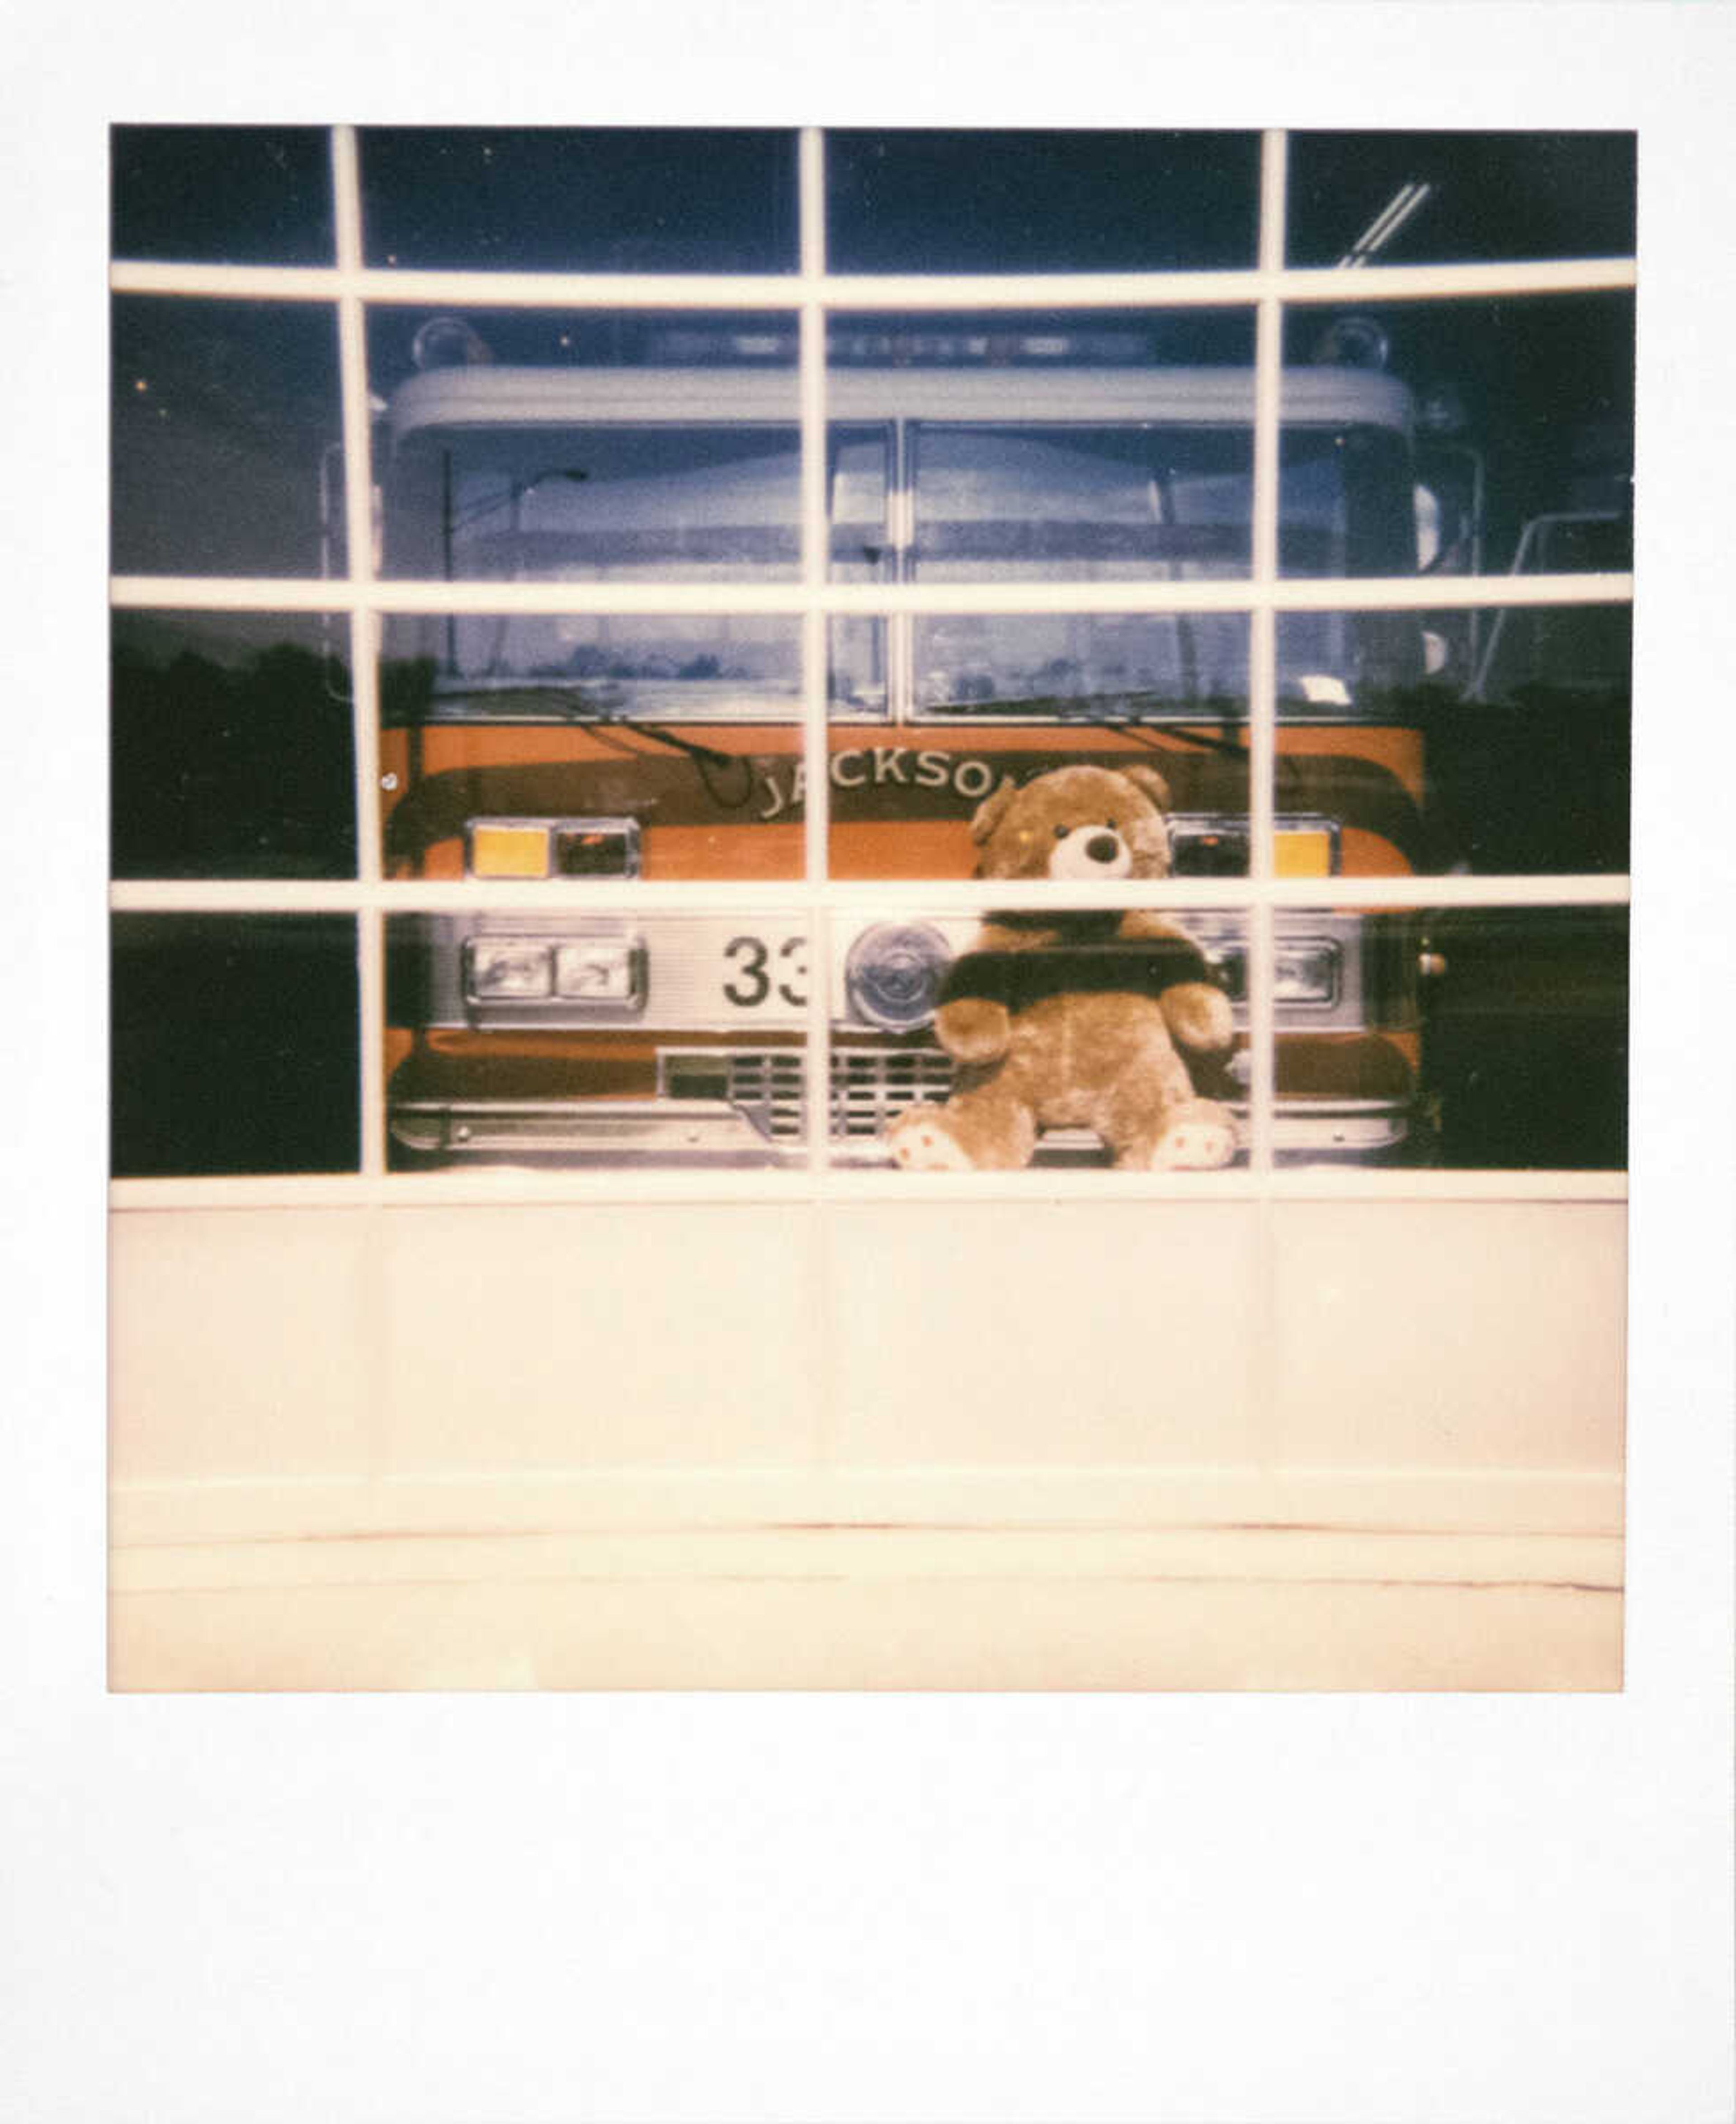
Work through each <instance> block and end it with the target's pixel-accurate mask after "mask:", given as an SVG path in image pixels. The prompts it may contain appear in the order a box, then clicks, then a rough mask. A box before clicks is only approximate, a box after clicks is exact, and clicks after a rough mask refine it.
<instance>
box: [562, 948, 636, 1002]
mask: <svg viewBox="0 0 1736 2124" xmlns="http://www.w3.org/2000/svg"><path fill="white" fill-rule="evenodd" d="M643 963H644V954H643V952H641V951H640V950H638V949H637V948H636V947H635V946H634V944H633V942H631V939H630V938H628V937H585V938H584V939H583V940H582V941H581V942H575V943H568V944H557V945H556V947H555V994H556V995H557V996H561V997H565V998H566V999H568V1000H570V1001H571V1002H574V1003H613V1004H617V1005H618V1004H633V1003H639V1002H640V1001H642V1000H643V995H644V983H643V980H641V978H640V969H641V967H642V966H643Z"/></svg>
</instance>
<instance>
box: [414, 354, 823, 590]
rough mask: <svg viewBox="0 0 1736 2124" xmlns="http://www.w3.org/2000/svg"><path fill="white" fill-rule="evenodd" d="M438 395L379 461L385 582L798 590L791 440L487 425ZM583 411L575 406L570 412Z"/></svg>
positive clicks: (691, 430) (772, 435) (731, 433)
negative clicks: (756, 582)
mask: <svg viewBox="0 0 1736 2124" xmlns="http://www.w3.org/2000/svg"><path fill="white" fill-rule="evenodd" d="M441 395H442V394H439V393H436V392H426V393H423V394H421V400H420V402H419V404H418V406H417V408H416V411H417V412H418V413H419V414H422V415H424V416H425V420H424V421H423V422H421V423H420V424H419V425H416V426H414V427H411V425H409V424H408V421H405V422H404V423H403V424H402V425H401V426H400V428H399V430H398V434H397V437H396V447H395V448H394V449H393V451H392V456H391V459H390V463H389V467H388V470H387V520H386V552H387V572H388V573H389V574H392V575H404V576H427V577H437V578H439V580H443V581H448V582H450V581H456V580H459V579H461V578H464V577H479V578H481V579H483V580H490V581H500V580H505V581H514V582H530V581H557V582H558V581H565V582H584V581H597V580H612V581H626V582H631V581H645V580H656V579H658V578H659V577H661V578H663V579H664V580H674V579H677V578H681V579H684V580H688V581H700V582H706V581H718V582H737V581H742V580H753V579H754V578H756V577H761V576H769V577H772V578H773V579H782V580H793V578H794V577H795V574H796V572H797V569H798V567H799V565H800V522H799V518H800V491H801V482H800V455H799V450H798V438H797V435H796V432H795V430H793V429H781V430H780V429H775V428H758V427H754V426H751V425H742V426H740V427H730V428H723V427H700V426H692V427H683V428H678V429H675V428H668V427H664V426H662V425H655V424H650V423H633V424H628V423H625V422H624V423H622V425H619V426H612V427H607V428H605V427H577V426H575V427H566V426H564V425H563V426H559V427H556V426H554V425H538V426H535V427H518V426H514V425H509V419H507V418H503V420H502V421H500V423H499V424H498V425H494V424H483V423H480V422H476V413H477V411H478V408H477V407H476V406H475V405H474V404H473V403H472V400H473V399H474V398H475V397H476V393H474V392H466V394H465V399H466V402H465V403H464V404H463V405H462V406H461V405H460V404H458V403H457V402H456V400H454V401H453V402H452V403H451V404H450V406H442V405H441V404H440V403H439V397H440V396H441ZM447 395H448V396H449V395H450V394H447ZM583 402H584V401H583V397H582V396H580V395H577V394H575V397H574V400H573V411H575V412H577V411H579V410H580V409H581V407H582V406H583ZM673 409H674V402H673V399H672V401H671V411H673ZM401 410H407V409H401ZM490 410H491V409H490ZM467 414H468V415H469V416H470V419H469V420H468V421H467V419H466V415H467Z"/></svg>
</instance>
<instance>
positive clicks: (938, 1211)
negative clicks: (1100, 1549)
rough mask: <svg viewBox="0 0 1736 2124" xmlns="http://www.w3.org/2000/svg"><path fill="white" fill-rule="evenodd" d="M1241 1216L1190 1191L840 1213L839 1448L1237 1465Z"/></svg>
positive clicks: (1046, 1462)
mask: <svg viewBox="0 0 1736 2124" xmlns="http://www.w3.org/2000/svg"><path fill="white" fill-rule="evenodd" d="M1255 1217H1256V1213H1255V1210H1254V1209H1253V1207H1252V1205H1250V1204H1248V1203H1246V1202H1236V1203H1222V1204H1220V1203H1209V1202H1199V1201H1189V1202H1176V1203H1171V1202H1152V1201H1143V1202H1102V1203H1095V1202H1089V1201H1086V1202H1081V1201H1071V1202H1066V1203H1060V1202H1051V1203H1040V1204H1026V1203H1020V1204H1016V1205H1008V1204H1004V1203H995V1202H991V1203H980V1202H979V1203H971V1204H961V1205H951V1204H947V1203H944V1202H937V1203H914V1202H899V1203H892V1204H888V1205H885V1206H884V1207H880V1206H878V1205H877V1206H875V1207H874V1208H872V1209H854V1208H852V1209H847V1210H842V1209H841V1210H838V1211H836V1212H835V1213H834V1215H833V1224H832V1234H831V1247H832V1275H831V1289H832V1294H833V1328H834V1334H835V1343H834V1352H833V1379H834V1381H835V1386H836V1393H837V1397H838V1427H837V1434H836V1450H837V1453H838V1458H839V1459H841V1460H842V1461H844V1462H847V1463H849V1464H854V1465H860V1466H868V1467H888V1466H898V1465H932V1464H954V1465H966V1466H982V1465H991V1466H992V1465H1002V1466H1006V1465H1020V1464H1025V1465H1030V1466H1038V1467H1041V1466H1063V1467H1064V1466H1076V1467H1077V1466H1082V1467H1105V1466H1108V1467H1119V1466H1125V1465H1130V1464H1131V1465H1138V1466H1157V1467H1194V1468H1197V1467H1200V1466H1208V1467H1216V1466H1222V1465H1225V1464H1229V1465H1236V1464H1240V1463H1241V1462H1242V1461H1243V1460H1245V1459H1246V1457H1247V1456H1248V1454H1249V1453H1250V1450H1251V1449H1252V1443H1253V1438H1252V1431H1251V1428H1250V1353H1251V1344H1250V1337H1251V1332H1252V1323H1253V1320H1254V1318H1255V1310H1254V1309H1255V1283H1254V1280H1253V1268H1254V1262H1255V1253H1254V1245H1255V1230H1256V1223H1255Z"/></svg>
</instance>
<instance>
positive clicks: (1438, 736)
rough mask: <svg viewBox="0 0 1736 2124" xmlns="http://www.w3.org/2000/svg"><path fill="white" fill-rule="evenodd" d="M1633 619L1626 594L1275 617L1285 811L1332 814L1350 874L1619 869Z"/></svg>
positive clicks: (1624, 831) (1623, 845)
mask: <svg viewBox="0 0 1736 2124" xmlns="http://www.w3.org/2000/svg"><path fill="white" fill-rule="evenodd" d="M1631 632H1632V627H1631V613H1630V609H1629V608H1627V607H1626V606H1625V605H1615V606H1607V605H1563V606H1533V607H1523V606H1513V607H1504V608H1499V609H1494V610H1493V611H1490V610H1482V611H1475V610H1473V611H1466V610H1465V609H1458V610H1450V609H1448V610H1441V611H1433V612H1419V613H1285V614H1283V615H1281V616H1280V618H1279V664H1280V668H1281V670H1283V672H1284V673H1285V674H1294V679H1293V680H1292V681H1291V682H1289V683H1286V684H1284V685H1283V686H1282V687H1281V688H1280V694H1279V763H1278V764H1279V809H1280V811H1283V810H1285V809H1288V808H1291V807H1293V806H1297V805H1302V804H1306V805H1307V808H1310V809H1313V810H1316V811H1321V812H1324V813H1325V814H1327V815H1330V817H1331V818H1332V819H1333V820H1335V825H1336V827H1337V830H1338V832H1339V834H1340V842H1341V848H1342V854H1343V863H1342V867H1343V869H1344V872H1345V873H1346V874H1347V875H1351V876H1372V875H1378V874H1382V873H1384V874H1387V875H1397V874H1403V873H1405V872H1430V871H1432V872H1442V871H1450V870H1472V871H1476V872H1483V873H1485V874H1493V873H1497V872H1500V873H1509V874H1519V875H1534V874H1537V873H1539V872H1557V873H1589V872H1620V871H1622V870H1625V869H1626V867H1627V860H1628V806H1629V790H1630V776H1629V755H1630V729H1631V712H1630V677H1629V674H1630V649H1631ZM1310 666H1312V667H1313V669H1314V670H1315V671H1316V672H1320V671H1325V672H1331V671H1340V672H1342V673H1343V674H1344V679H1343V682H1342V683H1341V684H1336V685H1335V687H1334V688H1332V689H1331V690H1330V693H1329V692H1328V691H1326V690H1325V689H1324V688H1322V685H1321V683H1320V680H1319V679H1317V678H1311V676H1310V675H1309V673H1308V669H1307V667H1310ZM1283 867H1284V866H1283V862H1280V868H1283Z"/></svg>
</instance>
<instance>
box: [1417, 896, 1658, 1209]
mask: <svg viewBox="0 0 1736 2124" xmlns="http://www.w3.org/2000/svg"><path fill="white" fill-rule="evenodd" d="M1627 933H1628V919H1627V910H1626V908H1605V907H1588V908H1500V909H1494V908H1451V909H1440V910H1438V911H1437V912H1436V913H1434V914H1432V915H1430V916H1429V919H1428V925H1427V942H1428V945H1429V955H1430V957H1429V962H1430V965H1431V966H1432V967H1433V968H1434V969H1435V971H1434V973H1433V978H1432V979H1431V980H1430V981H1429V1008H1428V1015H1427V1019H1426V1022H1425V1025H1424V1041H1423V1056H1424V1078H1425V1081H1426V1084H1427V1088H1428V1092H1429V1098H1430V1100H1431V1102H1432V1103H1433V1107H1434V1108H1435V1109H1436V1111H1437V1112H1438V1125H1439V1130H1440V1156H1441V1159H1442V1161H1443V1163H1446V1164H1448V1165H1452V1166H1457V1167H1467V1166H1469V1167H1493V1168H1500V1169H1511V1168H1545V1169H1548V1168H1558V1169H1559V1168H1565V1169H1567V1170H1579V1169H1584V1170H1586V1171H1607V1170H1612V1169H1619V1168H1621V1166H1623V1165H1624V1164H1625V1163H1626V1155H1627V1150H1626V1144H1627V1026H1628V945H1627Z"/></svg>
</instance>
